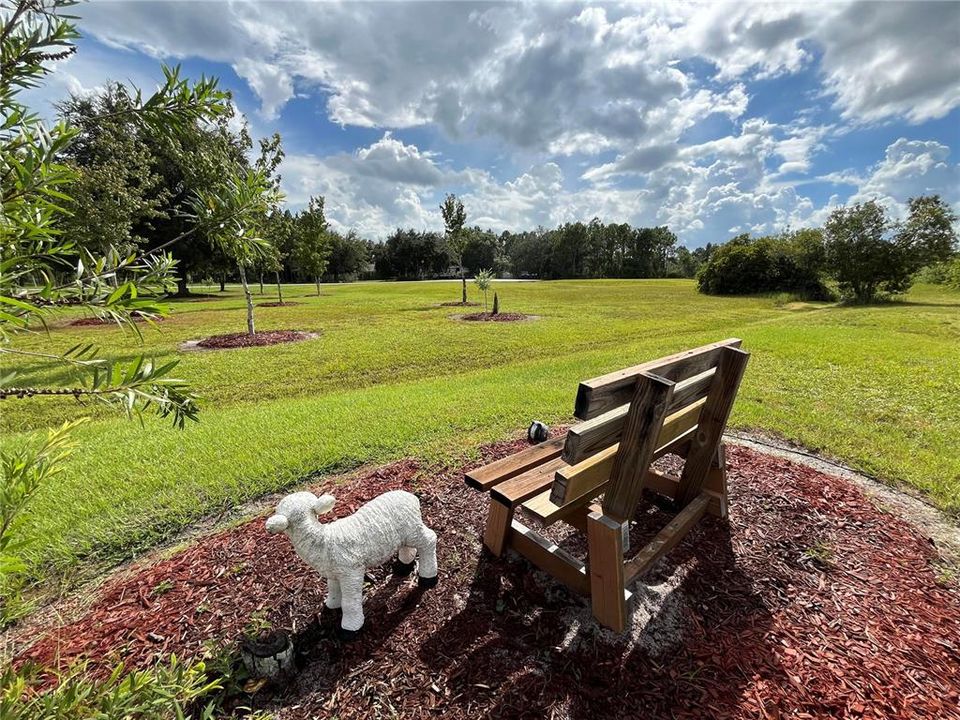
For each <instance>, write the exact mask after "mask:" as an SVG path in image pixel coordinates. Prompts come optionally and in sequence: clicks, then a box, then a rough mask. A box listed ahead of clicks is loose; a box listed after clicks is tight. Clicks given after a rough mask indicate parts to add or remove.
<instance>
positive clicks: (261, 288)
mask: <svg viewBox="0 0 960 720" xmlns="http://www.w3.org/2000/svg"><path fill="white" fill-rule="evenodd" d="M260 294H261V295H263V273H260Z"/></svg>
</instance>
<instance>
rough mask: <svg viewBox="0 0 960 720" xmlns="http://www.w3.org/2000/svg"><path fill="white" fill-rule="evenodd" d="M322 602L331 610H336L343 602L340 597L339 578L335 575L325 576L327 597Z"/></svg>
mask: <svg viewBox="0 0 960 720" xmlns="http://www.w3.org/2000/svg"><path fill="white" fill-rule="evenodd" d="M323 604H324V605H326V606H327V607H328V608H330V609H331V610H336V609H337V608H338V607H340V606H341V605H342V604H343V601H342V600H341V599H340V578H338V577H336V576H335V575H332V576H330V577H328V578H327V597H326V599H325V600H324V601H323Z"/></svg>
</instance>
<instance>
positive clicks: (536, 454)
mask: <svg viewBox="0 0 960 720" xmlns="http://www.w3.org/2000/svg"><path fill="white" fill-rule="evenodd" d="M564 441H565V439H564V438H563V437H559V438H554V439H552V440H547V441H546V442H542V443H540V444H539V445H534V446H533V447H531V448H527V449H525V450H521V451H520V452H518V453H514V454H513V455H510V456H508V457H505V458H501V459H500V460H496V461H495V462H492V463H489V464H488V465H484V466H483V467H479V468H476V469H474V470H470V471H469V472H467V473H466V474H465V475H464V478H463V479H464V482H466V483H467V485H469V486H470V487H472V488H476V489H477V490H489V489H490V488H492V487H493V486H494V485H496V484H497V483H500V482H503V481H504V480H509V479H510V478H512V477H516V476H517V475H519V474H521V473H524V472H526V471H527V470H529V469H530V468H533V467H536V466H537V465H542V464H543V463H545V462H547V461H548V460H553V459H554V458H556V457H559V456H560V453H561V451H562V450H563V445H564Z"/></svg>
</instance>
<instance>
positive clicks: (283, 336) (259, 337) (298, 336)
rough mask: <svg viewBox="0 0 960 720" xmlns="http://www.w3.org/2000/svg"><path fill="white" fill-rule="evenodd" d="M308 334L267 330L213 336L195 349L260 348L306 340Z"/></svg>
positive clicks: (201, 342) (198, 344)
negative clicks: (254, 332) (253, 333)
mask: <svg viewBox="0 0 960 720" xmlns="http://www.w3.org/2000/svg"><path fill="white" fill-rule="evenodd" d="M309 337H310V334H309V333H305V332H301V331H299V330H267V331H266V332H258V333H256V334H255V335H250V334H248V333H232V334H230V335H214V336H213V337H208V338H205V339H204V340H201V341H200V342H198V343H197V347H202V348H206V349H208V350H226V349H232V348H245V347H261V346H263V345H278V344H280V343H288V342H297V341H298V340H306V339H307V338H309Z"/></svg>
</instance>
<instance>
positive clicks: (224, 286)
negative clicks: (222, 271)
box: [220, 275, 227, 292]
mask: <svg viewBox="0 0 960 720" xmlns="http://www.w3.org/2000/svg"><path fill="white" fill-rule="evenodd" d="M226 289H227V277H226V275H221V276H220V292H225V291H226Z"/></svg>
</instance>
